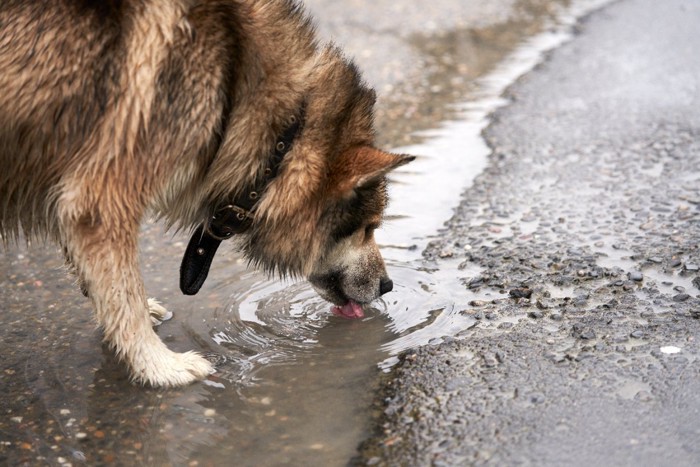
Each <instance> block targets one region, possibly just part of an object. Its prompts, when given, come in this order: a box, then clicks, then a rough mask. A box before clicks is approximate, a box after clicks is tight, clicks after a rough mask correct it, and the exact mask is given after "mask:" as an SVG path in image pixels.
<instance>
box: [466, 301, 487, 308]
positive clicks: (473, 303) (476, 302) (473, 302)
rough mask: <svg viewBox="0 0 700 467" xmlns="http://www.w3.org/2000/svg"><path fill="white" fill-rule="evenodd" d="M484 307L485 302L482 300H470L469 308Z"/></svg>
mask: <svg viewBox="0 0 700 467" xmlns="http://www.w3.org/2000/svg"><path fill="white" fill-rule="evenodd" d="M484 305H486V302H485V301H483V300H472V301H471V302H469V306H474V307H480V306H484Z"/></svg>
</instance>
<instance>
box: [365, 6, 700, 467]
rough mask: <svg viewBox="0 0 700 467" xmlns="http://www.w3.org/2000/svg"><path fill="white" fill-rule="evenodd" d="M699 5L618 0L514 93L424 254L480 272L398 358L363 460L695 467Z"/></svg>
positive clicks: (699, 456)
mask: <svg viewBox="0 0 700 467" xmlns="http://www.w3.org/2000/svg"><path fill="white" fill-rule="evenodd" d="M697 44H700V4H698V2H694V1H689V0H669V1H665V2H658V1H655V0H623V1H619V2H615V3H613V4H612V5H610V6H608V7H606V8H605V9H603V10H602V11H599V12H597V13H594V14H593V15H591V16H590V17H589V18H587V19H585V20H584V21H582V22H581V23H580V25H579V26H578V34H577V35H576V37H575V38H574V39H573V40H572V41H571V42H570V43H568V44H566V45H564V46H562V47H561V48H559V49H558V50H556V51H554V52H553V53H551V55H550V57H549V58H548V59H547V60H546V62H545V63H544V64H542V65H541V66H539V67H538V68H537V69H536V70H534V71H533V72H531V73H529V74H527V75H526V76H524V77H523V78H521V79H520V80H519V82H517V83H516V84H515V85H514V86H512V87H511V88H510V90H509V92H508V96H507V97H508V99H509V100H510V104H509V105H507V106H506V107H505V108H503V109H501V110H500V111H498V112H497V113H496V115H494V116H493V123H492V124H491V125H490V126H489V128H488V129H487V130H486V131H485V137H486V139H487V140H488V142H489V145H490V146H491V147H492V149H493V152H492V154H491V155H490V156H489V164H488V168H487V170H486V171H485V172H484V173H483V174H481V175H479V176H478V177H477V179H476V181H475V183H474V184H473V186H472V187H470V188H469V189H468V190H467V191H466V192H465V193H464V194H463V198H462V201H461V204H460V206H459V208H458V209H457V210H456V212H455V215H454V217H453V218H452V219H451V220H450V221H449V222H448V223H447V226H446V228H445V229H444V230H443V231H442V232H441V233H440V235H439V238H438V239H436V240H435V241H434V242H433V243H432V244H431V245H430V247H429V248H428V249H427V251H426V252H425V253H424V255H425V256H426V258H428V259H429V260H431V261H434V262H435V263H436V264H437V265H438V266H439V265H440V264H444V262H445V261H457V262H459V263H460V264H461V265H462V267H463V268H465V269H468V268H470V267H472V266H479V267H481V268H483V269H482V272H481V273H480V274H478V275H475V276H474V277H470V278H467V279H465V281H464V290H465V292H467V293H473V294H474V295H475V296H476V295H477V294H479V293H483V292H484V291H489V292H491V293H492V295H496V297H497V298H495V299H492V300H476V299H475V300H473V301H471V303H470V306H469V307H467V308H465V309H464V310H463V311H462V313H464V314H468V315H472V316H474V317H475V318H476V320H477V322H478V324H477V325H476V326H474V327H473V328H471V329H470V330H468V331H466V332H465V333H463V334H462V337H461V338H460V339H459V340H455V339H446V340H445V342H443V343H441V344H440V345H435V346H425V347H422V348H418V349H415V350H413V351H409V352H406V353H404V354H403V355H402V357H401V362H400V364H399V365H398V366H397V367H396V368H395V370H394V371H393V373H392V374H391V375H390V376H389V377H387V378H386V379H385V381H384V384H383V392H382V394H381V395H380V396H378V398H377V401H376V408H377V413H378V415H377V418H376V419H375V428H376V432H375V436H374V437H373V438H371V439H369V440H367V441H366V442H365V443H364V445H363V447H362V457H361V458H358V459H356V461H357V463H358V464H367V465H575V466H579V465H580V466H585V465H637V466H645V465H650V466H651V465H674V466H681V465H688V466H690V465H698V464H699V463H700V447H699V446H700V445H699V444H698V437H699V436H700V362H699V361H698V356H699V353H700V346H699V344H698V336H700V320H699V319H698V318H700V273H699V272H698V271H699V270H700V249H699V247H698V245H699V244H700V61H699V60H698V58H697V57H698V56H697Z"/></svg>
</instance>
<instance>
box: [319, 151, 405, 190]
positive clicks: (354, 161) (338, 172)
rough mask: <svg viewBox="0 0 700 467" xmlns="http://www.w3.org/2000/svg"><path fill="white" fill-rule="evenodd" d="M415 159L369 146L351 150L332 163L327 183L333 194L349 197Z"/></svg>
mask: <svg viewBox="0 0 700 467" xmlns="http://www.w3.org/2000/svg"><path fill="white" fill-rule="evenodd" d="M415 158H416V157H415V156H409V155H406V154H392V153H390V152H384V151H380V150H379V149H375V148H373V147H370V146H361V147H357V148H352V149H349V150H348V151H345V152H344V153H342V154H341V155H340V156H339V157H338V158H337V159H336V160H335V161H334V163H333V165H332V167H331V171H330V174H331V175H330V180H329V182H330V184H331V187H332V190H333V191H334V192H336V193H337V194H339V195H341V196H343V197H345V196H349V195H350V194H352V192H353V191H354V190H356V189H359V188H362V187H364V186H367V185H369V184H371V183H374V182H376V181H377V180H379V179H380V178H382V177H384V176H385V175H386V174H387V173H389V172H390V171H392V170H394V169H395V168H397V167H401V166H402V165H404V164H408V163H409V162H411V161H412V160H413V159H415Z"/></svg>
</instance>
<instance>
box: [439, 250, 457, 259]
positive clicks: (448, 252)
mask: <svg viewBox="0 0 700 467" xmlns="http://www.w3.org/2000/svg"><path fill="white" fill-rule="evenodd" d="M454 254H455V253H454V251H452V250H451V249H449V248H446V249H444V250H442V251H440V253H438V256H439V257H440V258H452V257H453V256H454Z"/></svg>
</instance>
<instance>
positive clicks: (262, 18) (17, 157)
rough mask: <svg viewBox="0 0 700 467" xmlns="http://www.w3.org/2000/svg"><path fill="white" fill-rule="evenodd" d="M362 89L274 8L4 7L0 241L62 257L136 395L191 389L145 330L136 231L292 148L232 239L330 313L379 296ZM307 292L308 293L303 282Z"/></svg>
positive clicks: (151, 1) (345, 65) (219, 196)
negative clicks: (292, 127) (295, 129)
mask: <svg viewBox="0 0 700 467" xmlns="http://www.w3.org/2000/svg"><path fill="white" fill-rule="evenodd" d="M374 99H375V98H374V92H373V91H372V90H370V89H368V88H367V87H366V86H365V85H363V83H362V81H361V78H360V76H359V73H358V71H357V70H356V68H355V66H354V65H353V64H352V63H351V62H349V61H347V60H346V59H345V58H344V57H343V56H342V54H341V52H340V51H339V50H338V49H337V48H334V47H332V46H321V45H319V44H318V43H317V41H316V39H315V35H314V31H313V27H312V26H311V24H310V21H309V19H308V17H307V16H306V15H305V14H304V13H303V11H302V10H301V8H300V7H299V6H298V5H297V4H296V3H294V2H292V1H288V0H202V1H196V0H171V1H161V0H121V1H120V0H111V1H110V0H43V1H42V0H31V1H29V0H25V1H22V0H3V2H1V3H0V161H1V162H2V165H3V172H2V174H0V203H1V204H0V209H1V212H0V229H1V231H2V235H3V239H4V240H5V242H6V243H7V242H8V240H15V239H17V238H19V236H20V235H21V234H22V233H23V234H24V235H27V236H34V237H37V236H38V237H50V238H52V239H54V240H55V241H57V242H59V243H60V244H61V246H62V247H63V248H64V250H65V252H66V256H67V258H69V260H70V262H71V263H72V265H73V266H74V268H75V270H76V272H77V274H78V276H79V278H80V280H81V282H82V284H83V286H84V287H85V289H86V291H87V292H88V294H89V296H90V298H91V299H92V301H93V304H94V307H95V311H96V316H97V321H98V323H99V324H100V326H101V327H102V329H103V331H104V335H105V340H106V341H107V342H108V343H109V344H110V345H111V346H112V347H113V348H114V349H115V351H116V352H117V353H118V354H119V356H120V357H122V358H123V360H124V361H125V362H126V364H127V365H128V366H129V368H130V371H131V374H132V377H133V378H134V380H136V381H139V382H143V383H148V384H151V385H154V386H165V387H167V386H177V385H182V384H186V383H189V382H191V381H193V380H196V379H201V378H203V377H205V376H206V375H207V374H208V373H209V372H210V371H211V366H210V364H209V363H208V362H207V361H206V360H204V359H203V358H202V357H201V356H199V355H197V354H195V353H192V352H190V353H186V354H178V353H174V352H172V351H170V350H168V349H167V348H166V347H165V345H164V344H163V343H162V342H161V341H160V340H159V339H158V337H157V336H156V335H155V333H154V332H153V330H152V329H151V327H150V319H149V310H150V311H151V312H162V309H160V308H159V307H158V306H157V305H155V304H154V303H152V302H149V301H147V299H146V293H145V290H144V286H143V280H142V278H141V276H140V273H139V268H138V258H137V243H138V232H139V225H140V223H141V222H142V220H143V218H144V216H146V215H148V214H150V213H154V214H155V215H157V216H159V217H160V218H162V219H164V221H165V222H166V223H167V224H168V225H169V226H175V227H176V228H181V229H191V228H193V227H194V226H196V225H198V224H200V223H202V222H205V221H206V220H207V219H208V217H209V216H210V215H211V213H212V212H213V210H215V209H216V208H217V206H220V205H221V204H222V203H225V202H226V201H227V200H230V199H232V198H233V197H235V196H237V195H239V194H240V192H241V190H243V189H244V188H245V187H246V186H247V185H249V184H250V183H251V181H252V180H255V179H256V177H258V176H260V174H261V172H262V171H263V170H264V168H265V166H266V164H267V161H268V158H269V155H270V154H271V152H272V149H273V146H274V144H275V139H276V138H277V136H278V134H279V133H280V131H282V130H283V129H284V128H285V126H286V125H287V123H288V121H289V118H290V116H292V115H295V114H297V113H298V111H299V109H300V108H301V107H302V106H304V108H305V114H306V117H305V123H304V129H303V132H302V133H301V135H299V137H298V138H297V139H296V141H295V142H294V146H293V148H292V150H291V151H290V152H289V153H288V154H287V155H286V157H285V159H284V162H283V164H282V166H281V169H280V173H279V175H278V176H277V177H276V178H275V179H274V180H273V181H272V183H271V184H270V185H269V186H268V188H267V189H266V190H265V192H264V194H263V196H262V199H261V200H260V202H259V204H258V206H257V207H256V211H255V219H254V222H253V225H252V227H251V229H250V230H249V231H248V232H247V233H246V234H244V235H242V236H241V238H240V239H239V242H238V243H239V245H240V246H241V247H242V249H243V251H244V253H245V254H247V255H248V257H249V258H250V259H251V261H252V262H253V263H256V264H258V265H260V266H261V267H263V268H264V269H266V270H268V271H271V272H276V273H279V274H282V275H286V274H291V275H299V276H307V277H311V278H312V282H313V283H314V285H315V286H316V287H317V289H318V290H319V292H320V293H321V295H323V296H324V297H326V298H328V299H329V300H331V301H333V302H335V303H336V304H337V305H343V303H344V302H347V301H349V300H352V301H355V302H357V303H360V304H362V303H367V302H369V301H371V300H373V299H374V298H376V297H377V296H379V294H380V293H381V292H380V291H379V289H380V287H379V283H380V282H381V281H382V280H384V281H385V282H386V280H387V279H386V272H385V270H384V264H383V261H382V259H381V256H380V255H379V251H378V249H377V246H376V244H375V243H374V239H373V237H372V229H373V228H374V227H375V226H376V225H378V224H379V222H380V221H381V216H382V212H383V209H384V206H385V204H386V195H385V180H384V176H385V174H386V173H387V172H388V171H389V170H391V169H393V168H394V167H396V166H398V165H401V164H403V163H406V162H408V161H409V160H410V158H409V157H406V156H397V155H392V154H388V153H384V152H381V151H379V150H377V149H375V148H374V147H373V142H374V131H373V121H372V108H373V105H374ZM314 279H315V280H314Z"/></svg>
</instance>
